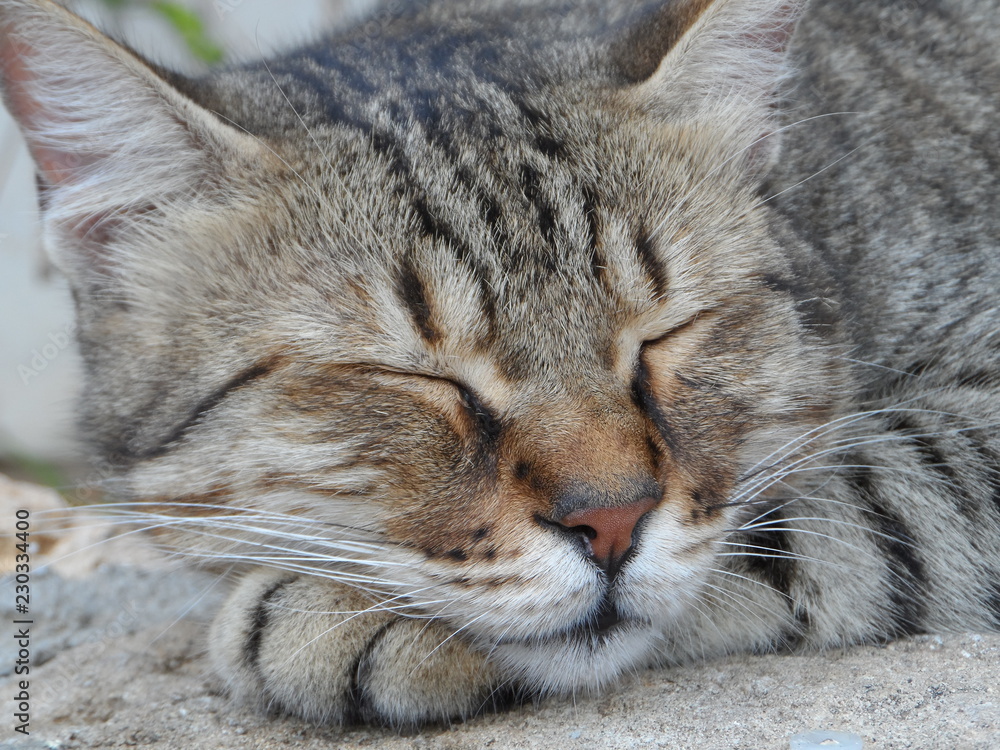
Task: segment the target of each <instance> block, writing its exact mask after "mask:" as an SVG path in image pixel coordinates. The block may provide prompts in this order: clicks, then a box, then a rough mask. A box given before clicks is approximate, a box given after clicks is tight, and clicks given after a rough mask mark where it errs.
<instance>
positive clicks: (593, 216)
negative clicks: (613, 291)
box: [583, 187, 607, 284]
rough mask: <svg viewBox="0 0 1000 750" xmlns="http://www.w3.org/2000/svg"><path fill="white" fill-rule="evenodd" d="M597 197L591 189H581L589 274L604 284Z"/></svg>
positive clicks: (604, 263)
mask: <svg viewBox="0 0 1000 750" xmlns="http://www.w3.org/2000/svg"><path fill="white" fill-rule="evenodd" d="M597 202H598V201H597V195H596V193H595V192H594V190H593V188H590V187H585V188H584V189H583V216H584V218H585V219H586V220H587V229H588V230H589V234H588V236H587V249H588V251H589V253H590V273H591V275H593V277H594V278H595V279H597V281H598V282H599V283H601V284H603V283H604V279H605V272H606V269H607V259H605V258H604V256H603V254H602V253H601V217H600V216H599V215H598V213H597Z"/></svg>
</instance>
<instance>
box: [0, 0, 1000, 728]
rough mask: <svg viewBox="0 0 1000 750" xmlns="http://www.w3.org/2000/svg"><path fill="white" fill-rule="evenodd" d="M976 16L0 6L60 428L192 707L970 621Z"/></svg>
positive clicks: (429, 718) (997, 68)
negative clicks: (70, 434)
mask: <svg viewBox="0 0 1000 750" xmlns="http://www.w3.org/2000/svg"><path fill="white" fill-rule="evenodd" d="M998 36H1000V3H997V2H996V0H953V2H944V1H943V0H923V1H920V2H914V1H911V0H874V1H873V0H865V1H864V2H862V0H841V1H838V2H826V3H820V2H815V3H812V4H810V5H807V4H806V3H805V2H803V1H802V0H616V2H604V0H582V1H581V2H575V3H572V4H567V3H564V2H561V1H559V0H538V1H537V2H526V1H525V0H455V1H454V2H446V0H433V1H428V0H418V1H416V2H413V3H406V4H395V5H392V4H387V5H384V6H381V7H377V8H376V9H374V10H373V11H372V13H371V15H370V16H369V18H368V19H367V20H362V21H358V22H357V24H356V25H354V26H352V27H349V28H347V29H346V30H343V31H340V32H337V33H335V34H332V35H328V36H326V37H323V38H320V39H319V40H318V41H316V42H315V43H312V44H309V45H306V46H304V47H302V48H300V49H297V50H294V51H291V52H288V53H286V54H283V55H278V56H275V57H273V58H271V59H268V60H266V61H257V62H250V63H246V64H241V65H233V66H230V67H223V68H220V69H218V70H216V71H214V72H211V73H209V74H206V75H204V76H200V77H193V78H189V77H182V76H180V75H177V74H174V73H171V72H169V71H166V70H164V69H162V68H160V67H158V66H156V65H154V64H152V63H148V62H146V61H145V60H143V59H142V58H141V57H140V56H139V55H138V54H136V53H134V52H132V51H130V50H129V49H127V48H126V47H124V46H122V45H120V44H118V43H116V42H112V41H110V40H108V39H107V38H105V37H104V36H102V35H101V34H99V33H98V32H97V31H95V30H94V29H93V28H91V27H90V26H88V25H87V24H85V23H84V22H82V21H80V20H78V19H77V18H76V17H75V16H73V15H71V14H70V13H68V12H67V11H65V10H63V9H62V8H60V7H59V6H57V5H55V4H53V3H52V2H50V0H0V79H2V85H3V91H4V97H5V102H6V106H7V107H8V109H9V110H10V111H11V113H12V114H13V115H14V117H15V118H16V119H17V120H18V122H19V123H20V125H21V128H22V129H23V132H24V134H25V137H26V139H27V142H28V144H29V146H30V149H31V152H32V155H33V157H34V160H35V163H36V164H37V168H38V175H39V195H40V203H41V206H42V211H43V217H44V227H45V229H44V234H45V242H46V245H47V247H48V249H49V251H50V252H51V254H52V255H53V257H54V258H55V261H56V263H57V264H58V266H59V267H60V268H61V269H62V271H63V273H65V275H66V276H67V277H68V279H69V280H70V284H71V287H72V289H73V294H74V299H75V303H76V308H77V314H78V334H77V335H78V339H79V342H80V347H81V350H82V354H83V358H84V362H85V366H86V371H87V381H86V387H85V391H84V395H83V397H82V417H81V425H82V431H83V434H84V436H85V437H86V439H87V441H88V444H89V445H90V446H91V448H92V450H93V453H94V455H95V458H96V460H98V461H101V462H103V463H104V464H105V465H108V466H111V467H113V468H114V470H115V473H116V476H115V479H114V481H113V482H111V483H110V485H109V486H110V489H111V490H113V493H114V495H115V497H116V498H117V499H118V500H120V501H122V502H123V503H126V505H125V506H123V507H124V508H126V509H129V510H130V512H137V513H141V514H142V518H143V519H144V522H145V523H146V524H147V525H148V526H150V527H157V528H158V529H159V533H160V536H159V537H158V538H159V540H160V541H161V542H163V543H166V544H170V545H172V546H173V547H174V548H175V549H177V550H179V551H181V552H183V553H184V554H186V555H189V556H191V557H192V558H195V559H196V560H201V561H206V560H207V561H209V562H211V563H213V564H214V565H216V566H217V567H219V568H220V569H224V570H227V571H230V572H232V573H233V574H234V575H238V576H239V580H238V582H237V583H236V584H235V586H234V589H233V592H232V594H231V596H230V598H229V599H228V601H227V603H226V604H225V606H224V607H223V608H222V610H221V612H220V613H219V615H218V617H217V619H216V622H215V624H214V626H213V629H212V633H211V635H210V649H209V651H210V656H211V659H212V661H213V663H214V665H215V667H216V670H217V672H218V674H219V675H220V676H221V678H222V680H223V681H224V683H225V684H226V686H227V688H228V690H229V692H230V693H231V694H232V695H233V696H234V697H235V698H237V699H239V700H242V701H245V702H248V703H250V704H253V705H256V706H258V707H259V708H261V709H262V710H271V711H275V712H279V713H285V714H291V715H295V716H298V717H302V718H304V719H306V720H309V721H313V722H327V723H349V722H371V723H376V724H385V725H390V726H394V727H409V726H414V725H419V724H421V723H425V722H434V721H446V720H453V719H459V718H462V717H467V716H470V715H473V714H475V713H477V712H479V711H482V710H488V709H493V708H502V707H503V706H505V705H507V704H509V703H511V702H516V701H519V700H525V699H527V698H530V697H533V696H539V695H546V694H551V693H570V692H572V693H584V692H587V691H597V690H600V689H604V688H608V687H609V686H611V685H613V684H614V683H615V682H616V681H617V680H618V679H619V678H620V677H621V675H623V674H627V673H629V672H633V671H635V670H638V669H640V668H644V667H646V666H647V665H651V664H657V665H670V664H677V663H681V662H685V661H689V660H691V659H702V658H712V657H720V656H724V655H726V654H731V653H735V652H743V651H754V652H771V651H777V650H794V649H817V648H825V647H841V646H846V645H849V644H857V643H872V642H880V641H885V640H887V639H892V638H896V637H900V636H905V635H908V634H914V633H920V632H928V631H942V630H953V629H970V630H995V629H997V628H1000V430H998V424H1000V307H998V304H997V289H998V284H1000V206H998V205H997V202H998V199H997V196H998V195H1000V177H998V175H1000V130H998V129H997V128H996V123H997V122H1000V111H998V109H1000V107H998V103H1000V97H998V92H1000V55H998V53H997V51H996V46H995V39H996V38H998Z"/></svg>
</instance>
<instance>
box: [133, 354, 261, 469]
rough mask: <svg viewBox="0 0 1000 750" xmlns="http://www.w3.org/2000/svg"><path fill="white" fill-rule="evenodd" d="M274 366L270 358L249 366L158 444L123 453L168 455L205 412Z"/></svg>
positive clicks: (140, 457) (136, 456)
mask: <svg viewBox="0 0 1000 750" xmlns="http://www.w3.org/2000/svg"><path fill="white" fill-rule="evenodd" d="M274 366H275V362H274V361H271V360H269V361H267V362H260V363H258V364H255V365H253V366H251V367H248V368H247V369H246V370H244V371H243V372H241V373H240V374H239V375H237V376H236V377H234V378H233V379H232V380H230V381H229V382H228V383H226V384H225V385H223V386H222V387H221V388H219V389H218V390H217V391H215V392H214V393H212V394H211V395H210V396H208V397H207V398H205V399H204V400H202V401H201V403H199V404H198V405H197V406H196V407H194V409H192V410H191V413H190V414H189V415H188V417H187V419H185V420H184V421H183V422H182V423H181V424H180V425H178V426H177V427H176V428H174V430H173V432H171V433H170V434H169V435H167V437H165V438H164V439H163V440H161V441H160V442H159V443H158V444H156V445H155V446H153V447H152V448H149V449H147V450H143V451H132V452H128V451H126V452H124V453H123V455H124V456H126V457H128V458H133V459H136V460H144V459H150V458H159V457H160V456H164V455H166V454H167V453H168V452H169V451H170V450H171V448H172V447H173V446H175V445H176V444H177V443H179V442H180V441H181V440H182V439H183V438H184V436H185V435H186V434H187V432H188V430H190V429H191V428H192V427H194V426H195V425H196V424H197V423H198V422H199V421H200V420H201V418H202V417H203V416H205V414H207V413H208V412H210V411H212V410H213V409H214V408H215V407H216V406H218V405H219V404H220V403H222V401H223V400H224V399H225V398H227V397H228V396H229V395H231V394H232V393H233V392H235V391H238V390H239V389H240V388H243V387H244V386H246V385H249V384H250V383H252V382H253V381H255V380H257V379H259V378H262V377H264V376H265V375H267V374H268V373H270V372H271V370H272V369H274Z"/></svg>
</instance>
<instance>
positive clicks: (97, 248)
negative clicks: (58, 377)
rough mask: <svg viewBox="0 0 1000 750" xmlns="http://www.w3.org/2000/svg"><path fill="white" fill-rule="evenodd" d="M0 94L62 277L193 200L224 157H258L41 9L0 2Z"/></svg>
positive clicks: (93, 33) (130, 59)
mask: <svg viewBox="0 0 1000 750" xmlns="http://www.w3.org/2000/svg"><path fill="white" fill-rule="evenodd" d="M0 89H2V92H3V97H4V102H5V103H6V105H7V108H8V109H9V110H10V112H11V113H12V115H13V116H14V118H15V119H16V120H17V122H18V123H19V125H20V126H21V129H22V132H23V133H24V135H25V138H26V140H27V142H28V147H29V149H30V151H31V154H32V156H33V158H34V160H35V164H36V166H37V168H38V173H39V183H40V187H41V190H42V192H43V193H44V200H43V213H44V218H45V220H46V223H47V225H48V226H49V228H50V229H51V228H53V227H55V228H57V230H58V234H59V237H58V238H57V240H56V244H57V245H59V247H52V248H50V249H51V250H52V251H53V253H54V255H55V256H56V257H55V260H56V261H57V262H58V263H59V265H60V266H63V267H64V270H67V271H68V272H71V270H72V269H71V268H67V266H70V267H73V266H76V265H79V264H80V263H83V264H84V265H87V266H91V267H93V266H94V265H95V264H97V265H100V264H101V262H102V261H105V260H107V259H106V258H102V253H104V252H105V250H106V248H107V246H108V244H109V241H110V238H111V236H112V235H114V234H116V233H117V232H119V231H120V230H121V229H123V228H126V227H128V226H130V225H133V224H137V223H141V222H142V221H144V220H146V221H148V220H150V219H151V218H152V217H154V216H155V215H156V214H157V213H158V211H159V210H160V209H162V208H164V207H165V206H167V205H168V204H171V203H175V202H177V201H183V200H190V199H191V197H192V196H194V195H196V194H197V193H198V191H199V190H200V189H201V188H202V187H203V186H204V185H206V184H207V183H209V182H211V181H212V180H213V179H214V178H215V177H217V176H218V172H219V171H220V170H221V169H222V168H223V165H224V163H225V162H226V160H227V159H228V158H230V157H232V156H233V155H236V154H240V153H241V154H243V155H247V154H248V153H249V152H252V151H254V150H259V149H261V147H260V146H258V145H257V144H256V143H255V142H253V141H252V139H250V138H249V137H248V136H245V135H244V134H242V133H239V132H237V131H236V130H234V129H232V128H229V127H228V126H226V125H224V124H222V123H221V122H219V121H218V120H217V119H216V118H215V117H214V116H212V115H211V114H210V113H209V112H207V111H205V110H204V109H202V108H201V107H199V106H198V105H197V104H195V103H194V102H192V101H191V100H190V99H188V98H186V97H185V96H183V95H181V94H180V93H179V92H177V91H176V89H174V88H173V87H171V86H170V85H169V84H168V83H167V82H166V81H164V80H163V78H162V77H160V76H159V75H158V74H157V73H156V72H155V70H154V69H153V68H152V67H151V66H150V65H148V64H147V63H146V62H145V61H144V60H142V59H141V58H140V57H138V56H137V55H135V54H134V53H132V52H131V51H129V50H127V49H125V48H124V47H122V46H121V45H119V44H117V43H115V42H113V41H111V40H110V39H108V38H107V37H105V36H104V35H102V34H101V33H100V32H98V31H97V30H96V29H94V28H93V27H92V26H90V25H89V24H87V23H85V22H84V21H82V20H80V19H79V18H77V17H76V16H74V15H73V14H71V13H69V12H68V11H66V10H65V9H63V8H62V7H60V6H59V5H57V4H55V3H53V2H51V1H50V0H0ZM50 244H52V243H50ZM67 255H68V256H71V257H64V256H67ZM72 256H76V257H72ZM70 275H72V273H70Z"/></svg>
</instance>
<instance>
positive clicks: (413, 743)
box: [0, 480, 1000, 750]
mask: <svg viewBox="0 0 1000 750" xmlns="http://www.w3.org/2000/svg"><path fill="white" fill-rule="evenodd" d="M5 497H6V502H4V500H3V498H5ZM26 504H29V505H30V507H32V523H33V524H34V526H33V532H32V533H33V535H34V541H35V542H36V543H37V544H38V548H37V550H35V558H38V559H34V560H33V572H32V574H31V582H30V585H31V607H30V613H29V617H30V619H32V620H33V623H32V624H31V625H30V630H31V637H30V651H31V656H30V659H31V663H30V669H31V671H30V675H29V676H28V679H29V683H30V684H29V691H28V692H29V695H30V706H29V714H30V726H29V730H30V732H31V733H30V735H28V736H27V737H25V736H23V735H21V734H18V733H16V732H14V731H13V728H14V725H15V724H16V723H17V722H16V720H15V719H14V718H13V717H14V714H15V713H17V708H16V706H15V703H14V701H12V700H11V699H12V698H13V697H14V696H15V695H17V694H18V692H19V686H18V684H17V683H18V681H19V680H20V679H24V676H17V675H14V674H12V671H13V669H14V668H15V666H16V662H17V658H18V648H19V646H18V644H17V642H16V640H17V639H16V638H15V637H14V636H15V634H16V628H17V627H22V626H15V625H14V624H13V620H15V619H19V618H23V616H22V615H18V614H17V613H16V612H15V611H14V609H13V607H14V604H15V599H14V595H15V592H14V582H13V581H12V580H11V579H10V578H6V579H4V581H3V583H2V585H0V696H2V698H3V699H4V701H5V702H4V703H3V708H2V710H0V748H118V747H130V748H134V747H153V748H164V749H168V748H178V749H183V750H201V749H202V748H204V749H205V750H208V749H209V748H212V749H213V750H214V749H216V748H252V749H254V750H277V749H278V748H288V747H297V748H355V747H357V748H378V749H379V750H383V749H384V750H390V749H391V750H397V749H402V748H426V749H427V750H431V749H440V750H446V749H447V750H458V749H460V748H461V749H464V748H492V749H494V750H496V749H499V748H542V749H545V748H551V749H552V750H568V749H569V748H623V749H624V748H692V749H695V748H697V749H698V750H732V749H737V748H739V749H744V748H745V749H746V750H751V749H753V750H757V749H762V750H764V749H768V750H770V749H773V750H787V749H788V748H789V747H790V745H789V742H790V738H791V737H792V735H794V734H797V733H800V732H805V731H808V730H813V729H824V730H839V731H846V732H853V733H855V734H858V735H860V736H861V737H862V738H863V739H864V747H865V749H866V750H874V749H875V748H879V749H881V750H896V749H902V748H921V749H923V748H926V749H931V748H941V750H972V749H973V748H976V749H981V750H986V749H987V748H991V749H994V748H998V747H1000V680H998V678H997V675H998V673H1000V669H998V668H1000V635H998V634H991V635H976V634H957V635H947V636H922V637H918V638H913V639H909V640H906V641H901V642H898V643H893V644H889V645H887V646H884V647H868V648H855V649H851V650H848V651H843V652H832V653H826V654H819V655H807V656H758V657H754V656H740V657H734V658H731V659H727V660H724V661H716V662H711V663H707V664H698V665H694V666H690V667H686V668H682V669H670V670H660V671H649V672H645V673H643V674H640V675H638V676H637V677H635V678H634V679H632V680H631V681H629V682H627V683H626V684H624V685H622V686H621V687H620V688H618V689H616V690H614V691H611V692H608V693H607V694H605V695H603V696H602V697H598V698H581V699H578V700H575V701H574V700H571V699H562V700H547V701H543V702H542V703H540V704H538V705H529V706H525V707H522V708H519V709H517V710H515V711H512V712H510V713H505V714H500V715H489V716H483V717H480V718H477V719H474V720H472V721H469V722H467V723H464V724H460V725H455V726H450V727H433V728H427V729H424V730H423V731H421V732H420V733H418V734H413V735H407V736H399V735H396V734H393V733H391V732H386V731H383V730H379V729H351V730H340V729H331V728H321V727H313V726H309V725H307V724H304V723H301V722H298V721H293V720H287V719H275V718H267V717H263V716H258V715H255V714H253V713H249V712H246V711H244V710H241V709H239V708H236V707H234V706H232V705H231V704H230V702H229V701H228V699H227V698H226V697H225V696H224V695H222V694H220V692H219V690H218V685H217V683H216V682H215V680H214V679H213V677H212V676H211V675H210V674H208V672H207V665H206V660H205V658H204V653H203V648H204V645H203V644H204V641H203V637H204V632H205V625H206V623H207V621H208V619H209V618H210V616H211V612H212V609H213V607H214V606H215V605H216V604H217V602H218V599H219V597H220V596H221V594H222V591H221V589H222V586H221V584H219V583H218V582H217V581H216V579H214V578H213V577H211V576H209V575H207V574H204V573H198V572H193V571H187V570H183V569H177V568H176V567H175V566H171V565H170V564H169V563H167V562H166V561H164V560H162V559H159V558H158V557H157V555H156V553H155V552H154V551H153V550H152V549H150V548H148V547H146V546H144V543H143V542H142V541H141V540H135V539H132V540H129V539H126V540H116V541H113V542H110V543H108V542H103V541H102V540H103V539H105V537H106V536H107V533H108V532H107V529H103V528H92V529H83V530H80V529H77V530H74V531H59V530H58V529H57V528H56V527H57V524H54V523H53V522H52V520H51V518H50V520H49V521H47V522H46V523H47V525H48V527H49V528H52V529H55V530H54V531H51V532H50V533H48V534H46V533H43V523H42V519H44V518H45V517H46V516H45V513H44V508H45V507H52V508H56V507H58V504H59V501H58V498H55V497H53V496H52V495H48V494H47V493H45V492H41V491H36V490H33V489H31V488H26V487H24V486H23V485H12V484H9V483H5V482H3V481H2V480H0V519H2V521H3V526H4V530H3V531H4V533H7V530H8V527H10V526H12V525H13V519H14V509H15V508H17V507H26ZM77 525H78V526H80V525H81V524H79V523H78V524H77ZM83 525H86V524H83ZM9 541H10V540H9V539H8V540H6V542H7V543H9ZM81 549H82V550H84V551H82V552H81V551H79V550H81ZM12 551H13V550H11V549H10V548H7V549H0V564H3V565H6V566H8V567H7V568H6V569H8V570H9V569H10V568H9V566H10V564H11V558H10V557H9V553H10V552H12ZM40 555H44V556H45V558H46V559H48V560H56V559H58V560H59V562H55V563H53V564H51V565H50V566H48V567H47V568H45V569H39V568H38V564H39V563H40V562H41V560H40V558H39V556H40Z"/></svg>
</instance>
